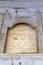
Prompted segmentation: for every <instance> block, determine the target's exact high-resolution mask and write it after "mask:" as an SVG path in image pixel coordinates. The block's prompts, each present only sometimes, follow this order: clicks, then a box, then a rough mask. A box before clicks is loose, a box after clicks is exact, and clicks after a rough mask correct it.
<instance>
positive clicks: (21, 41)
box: [5, 24, 37, 53]
mask: <svg viewBox="0 0 43 65" xmlns="http://www.w3.org/2000/svg"><path fill="white" fill-rule="evenodd" d="M5 52H6V53H35V52H37V41H36V30H35V29H33V28H31V27H30V26H29V25H27V24H18V25H16V26H15V27H14V28H12V29H10V30H9V31H8V36H7V44H6V50H5Z"/></svg>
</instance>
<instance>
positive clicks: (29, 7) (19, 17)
mask: <svg viewBox="0 0 43 65" xmlns="http://www.w3.org/2000/svg"><path fill="white" fill-rule="evenodd" d="M0 7H1V8H0V53H3V52H4V50H5V46H6V44H5V42H6V36H7V29H8V27H9V28H12V27H13V26H14V25H15V24H18V23H27V24H29V25H30V26H31V27H33V28H36V30H37V32H36V34H37V38H36V39H37V42H38V51H39V54H24V55H22V54H21V55H19V54H18V55H16V54H15V55H10V54H9V55H7V54H0V65H5V64H6V65H7V63H8V65H13V64H14V65H15V64H16V65H19V64H20V63H21V64H23V65H24V64H26V65H29V64H30V65H36V63H37V65H43V54H40V53H43V2H40V3H38V2H33V3H32V2H23V3H21V2H18V3H17V2H16V3H15V2H11V1H9V2H7V1H5V2H0ZM9 7H10V8H9ZM26 21H27V22H26ZM2 61H4V63H2ZM25 61H26V62H25ZM28 62H29V64H27V63H28Z"/></svg>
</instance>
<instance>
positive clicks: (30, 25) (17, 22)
mask: <svg viewBox="0 0 43 65" xmlns="http://www.w3.org/2000/svg"><path fill="white" fill-rule="evenodd" d="M19 24H26V25H28V26H29V27H30V28H31V29H35V30H36V27H34V25H33V24H32V23H30V22H28V21H25V20H19V21H16V22H14V23H13V24H12V26H11V27H8V31H9V29H13V28H14V27H16V25H19ZM7 34H8V33H7ZM7 39H8V36H7V37H6V41H8V40H7ZM37 47H38V46H37ZM5 49H6V44H5ZM5 51H6V50H4V52H5ZM36 52H38V51H35V52H34V53H36ZM22 53H24V52H22Z"/></svg>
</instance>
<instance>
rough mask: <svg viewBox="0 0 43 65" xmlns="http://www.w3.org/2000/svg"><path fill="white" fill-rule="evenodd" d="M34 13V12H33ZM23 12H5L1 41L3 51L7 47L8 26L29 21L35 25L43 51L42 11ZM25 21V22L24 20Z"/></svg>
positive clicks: (40, 47) (40, 50)
mask: <svg viewBox="0 0 43 65" xmlns="http://www.w3.org/2000/svg"><path fill="white" fill-rule="evenodd" d="M32 13H33V12H32ZM21 14H22V13H21ZM21 14H18V13H17V14H16V13H9V12H7V13H4V14H3V18H2V19H3V22H2V23H3V24H2V29H1V32H2V33H1V35H2V36H1V37H0V38H2V40H1V41H0V44H1V49H2V50H1V52H2V53H3V52H4V47H5V41H6V36H7V30H8V27H10V28H12V27H13V25H16V24H17V23H27V24H29V25H30V26H32V27H33V28H34V27H35V28H36V30H37V32H36V34H37V42H38V46H39V47H38V49H39V52H40V53H42V52H43V50H42V49H43V47H42V35H41V34H42V20H41V13H40V12H39V11H38V12H37V11H36V12H34V14H31V15H29V14H28V15H25V16H24V15H23V16H22V15H21ZM22 21H23V22H22Z"/></svg>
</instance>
